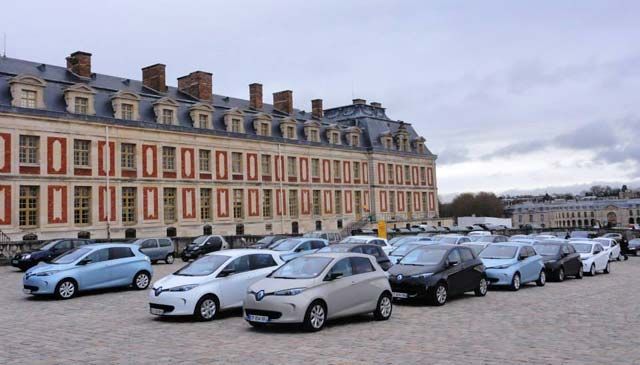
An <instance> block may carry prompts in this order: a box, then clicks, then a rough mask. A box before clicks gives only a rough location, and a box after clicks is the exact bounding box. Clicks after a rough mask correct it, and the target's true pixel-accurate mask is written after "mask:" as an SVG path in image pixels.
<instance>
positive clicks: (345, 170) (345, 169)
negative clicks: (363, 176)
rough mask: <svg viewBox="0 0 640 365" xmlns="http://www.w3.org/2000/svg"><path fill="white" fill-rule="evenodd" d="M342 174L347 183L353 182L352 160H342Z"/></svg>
mask: <svg viewBox="0 0 640 365" xmlns="http://www.w3.org/2000/svg"><path fill="white" fill-rule="evenodd" d="M342 176H343V177H344V183H345V184H351V162H350V161H343V162H342Z"/></svg>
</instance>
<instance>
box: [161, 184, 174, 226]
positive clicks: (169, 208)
mask: <svg viewBox="0 0 640 365" xmlns="http://www.w3.org/2000/svg"><path fill="white" fill-rule="evenodd" d="M164 221H165V222H175V221H176V188H164Z"/></svg>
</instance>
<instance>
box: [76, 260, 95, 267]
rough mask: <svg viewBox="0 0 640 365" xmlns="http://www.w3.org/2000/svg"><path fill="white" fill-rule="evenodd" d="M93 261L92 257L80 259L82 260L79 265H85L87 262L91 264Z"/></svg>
mask: <svg viewBox="0 0 640 365" xmlns="http://www.w3.org/2000/svg"><path fill="white" fill-rule="evenodd" d="M91 262H93V260H91V259H82V260H80V261H79V262H78V265H79V266H84V265H86V264H90V263H91Z"/></svg>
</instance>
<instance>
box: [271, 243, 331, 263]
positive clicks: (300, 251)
mask: <svg viewBox="0 0 640 365" xmlns="http://www.w3.org/2000/svg"><path fill="white" fill-rule="evenodd" d="M328 245H329V242H327V240H325V239H322V238H307V237H297V238H287V239H286V240H283V241H280V243H278V244H277V245H276V246H275V247H273V248H271V249H272V250H273V251H278V253H280V257H281V258H282V260H283V261H291V260H293V259H295V258H297V257H300V256H304V255H309V254H312V253H314V252H316V251H318V250H319V249H321V248H323V247H326V246H328Z"/></svg>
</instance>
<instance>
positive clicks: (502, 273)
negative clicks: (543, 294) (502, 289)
mask: <svg viewBox="0 0 640 365" xmlns="http://www.w3.org/2000/svg"><path fill="white" fill-rule="evenodd" d="M479 256H480V258H481V259H482V262H483V263H484V266H485V267H486V268H487V271H486V273H487V279H489V283H490V284H491V285H496V286H508V287H509V288H510V289H511V290H514V291H515V290H519V289H520V287H521V286H522V285H523V284H526V283H530V282H534V281H535V282H536V284H537V285H538V286H544V284H545V283H546V282H547V277H546V274H545V272H544V262H543V260H542V256H540V255H538V254H537V253H536V251H535V250H534V249H533V246H531V245H530V244H528V243H521V242H502V243H492V244H490V245H489V246H487V247H486V248H485V249H484V250H482V252H480V255H479Z"/></svg>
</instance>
